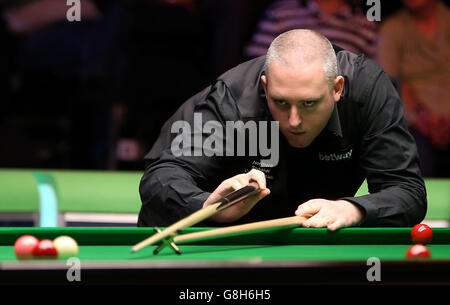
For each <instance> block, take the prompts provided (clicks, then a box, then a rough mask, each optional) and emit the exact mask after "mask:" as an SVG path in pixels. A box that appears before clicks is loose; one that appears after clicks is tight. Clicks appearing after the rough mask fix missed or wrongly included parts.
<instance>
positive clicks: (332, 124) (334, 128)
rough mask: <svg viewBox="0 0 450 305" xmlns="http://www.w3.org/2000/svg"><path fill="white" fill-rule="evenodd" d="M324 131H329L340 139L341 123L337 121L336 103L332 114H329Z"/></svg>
mask: <svg viewBox="0 0 450 305" xmlns="http://www.w3.org/2000/svg"><path fill="white" fill-rule="evenodd" d="M325 129H326V130H328V131H330V132H331V133H332V134H333V135H335V136H340V137H341V138H342V128H341V121H340V119H339V112H338V108H337V104H336V103H335V104H334V109H333V113H332V114H331V117H330V119H329V120H328V123H327V126H326V127H325Z"/></svg>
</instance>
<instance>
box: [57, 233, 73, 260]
mask: <svg viewBox="0 0 450 305" xmlns="http://www.w3.org/2000/svg"><path fill="white" fill-rule="evenodd" d="M53 244H54V245H55V248H56V250H57V251H58V258H69V257H73V256H78V244H77V242H76V241H75V240H74V239H73V238H72V237H70V236H65V235H64V236H59V237H57V238H55V240H53Z"/></svg>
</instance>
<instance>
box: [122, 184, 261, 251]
mask: <svg viewBox="0 0 450 305" xmlns="http://www.w3.org/2000/svg"><path fill="white" fill-rule="evenodd" d="M256 192H259V188H258V184H257V183H256V182H250V183H249V185H248V186H245V187H243V188H241V189H239V190H236V191H234V192H232V193H230V194H228V195H227V196H225V197H224V198H223V200H220V201H219V202H216V203H213V204H211V205H209V206H207V207H205V208H202V209H200V210H198V211H197V212H195V213H193V214H191V215H189V216H188V217H186V218H183V219H181V220H180V221H178V222H176V223H174V224H173V225H171V226H169V227H167V228H166V229H165V230H163V231H162V232H159V233H156V234H154V235H152V236H151V237H149V238H147V239H144V240H143V241H141V242H139V243H137V244H136V245H134V246H133V247H132V248H131V250H130V252H136V251H139V250H141V249H142V248H145V247H147V246H149V245H151V244H153V243H156V242H158V241H160V240H161V239H164V238H166V237H168V236H170V235H172V234H174V233H176V232H177V231H179V230H182V229H184V228H187V227H190V226H192V225H194V224H197V223H199V222H201V221H203V220H205V219H207V218H209V217H211V216H212V215H214V214H216V213H219V212H220V211H222V210H224V209H227V208H228V207H230V206H232V205H234V204H235V203H237V202H239V201H241V200H243V199H245V198H248V197H249V196H252V195H254V194H255V193H256Z"/></svg>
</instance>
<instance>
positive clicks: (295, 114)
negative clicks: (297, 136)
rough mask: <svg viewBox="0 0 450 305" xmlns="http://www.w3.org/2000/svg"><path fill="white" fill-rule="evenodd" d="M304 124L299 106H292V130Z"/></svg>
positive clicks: (290, 118) (290, 117)
mask: <svg viewBox="0 0 450 305" xmlns="http://www.w3.org/2000/svg"><path fill="white" fill-rule="evenodd" d="M301 123H302V118H301V116H300V111H299V110H298V107H297V106H294V105H292V106H291V109H289V126H290V127H292V128H296V127H297V126H298V125H300V124H301Z"/></svg>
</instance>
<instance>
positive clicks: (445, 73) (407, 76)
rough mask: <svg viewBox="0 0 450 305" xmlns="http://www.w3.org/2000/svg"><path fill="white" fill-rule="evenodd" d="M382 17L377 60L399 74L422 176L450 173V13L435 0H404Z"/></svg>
mask: <svg viewBox="0 0 450 305" xmlns="http://www.w3.org/2000/svg"><path fill="white" fill-rule="evenodd" d="M403 4H404V9H402V10H401V11H399V12H398V13H396V14H395V15H393V16H391V17H390V18H388V19H387V20H386V21H383V24H382V27H381V29H380V38H379V55H378V58H379V62H380V64H381V65H382V66H383V67H384V69H385V70H386V71H387V73H388V74H389V75H390V76H391V77H393V78H399V79H400V80H401V84H402V85H401V86H402V97H403V101H404V105H405V112H406V117H407V120H408V123H409V126H410V129H411V132H412V133H413V135H414V136H415V138H416V142H417V146H418V150H419V155H420V157H421V166H422V171H423V175H424V176H446V177H448V176H450V167H449V164H450V155H449V145H450V98H449V95H448V88H450V14H449V9H448V8H447V7H446V6H445V5H444V4H442V3H441V2H439V1H437V0H404V1H403Z"/></svg>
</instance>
